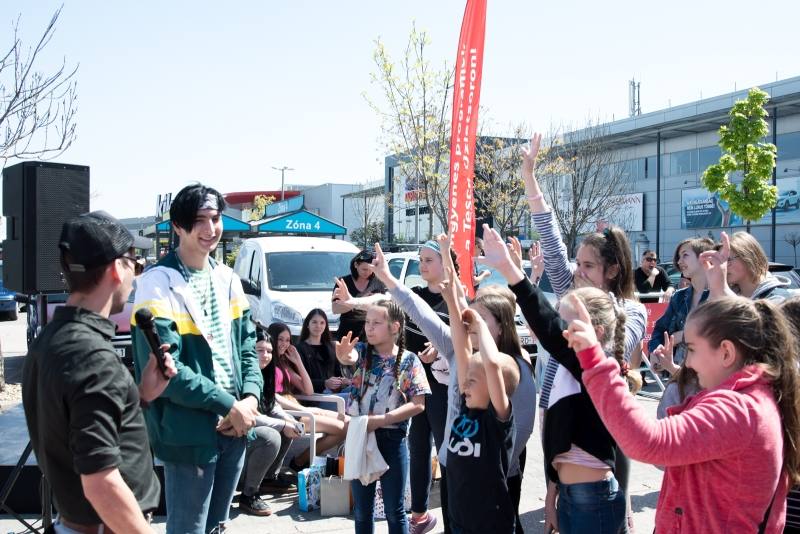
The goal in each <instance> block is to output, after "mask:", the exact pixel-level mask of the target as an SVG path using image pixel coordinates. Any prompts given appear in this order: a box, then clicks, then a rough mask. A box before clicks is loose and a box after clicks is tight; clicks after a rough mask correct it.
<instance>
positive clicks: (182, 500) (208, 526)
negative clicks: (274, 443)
mask: <svg viewBox="0 0 800 534" xmlns="http://www.w3.org/2000/svg"><path fill="white" fill-rule="evenodd" d="M246 447H247V438H244V437H243V438H232V437H228V436H223V435H222V434H218V435H217V459H216V461H213V462H210V463H207V464H201V465H194V464H182V463H181V464H179V463H173V462H164V497H165V499H166V501H167V534H206V533H208V532H210V531H211V530H212V529H213V528H215V527H216V526H217V525H219V524H220V523H225V522H227V521H228V511H229V510H230V507H231V501H233V493H234V491H236V483H237V482H238V481H239V474H240V473H241V471H242V465H244V452H245V449H246Z"/></svg>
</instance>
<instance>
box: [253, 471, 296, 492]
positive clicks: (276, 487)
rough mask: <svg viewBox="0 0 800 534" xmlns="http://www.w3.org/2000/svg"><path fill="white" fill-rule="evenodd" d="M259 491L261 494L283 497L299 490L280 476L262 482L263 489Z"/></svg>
mask: <svg viewBox="0 0 800 534" xmlns="http://www.w3.org/2000/svg"><path fill="white" fill-rule="evenodd" d="M259 490H260V491H261V493H274V494H278V495H281V494H284V493H291V492H293V491H297V488H295V485H294V484H293V483H292V482H291V481H290V480H288V479H287V478H286V477H284V476H283V475H278V478H265V479H264V480H263V481H262V482H261V487H260V488H259Z"/></svg>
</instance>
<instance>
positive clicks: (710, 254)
mask: <svg viewBox="0 0 800 534" xmlns="http://www.w3.org/2000/svg"><path fill="white" fill-rule="evenodd" d="M720 241H721V243H722V247H721V248H720V249H719V250H707V251H705V252H701V253H700V256H699V260H700V265H702V266H703V269H704V270H705V272H706V284H707V285H708V292H709V297H710V298H719V297H722V296H724V295H731V294H733V291H731V289H730V288H729V287H728V282H727V280H728V259H729V258H730V256H731V240H730V238H729V237H728V234H726V233H725V232H722V234H721V235H720Z"/></svg>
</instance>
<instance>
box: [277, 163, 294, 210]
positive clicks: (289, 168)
mask: <svg viewBox="0 0 800 534" xmlns="http://www.w3.org/2000/svg"><path fill="white" fill-rule="evenodd" d="M272 168H273V169H275V170H276V171H281V202H283V197H284V187H283V184H284V181H283V173H285V172H286V171H293V170H294V169H293V168H291V167H287V166H286V165H284V166H283V167H272Z"/></svg>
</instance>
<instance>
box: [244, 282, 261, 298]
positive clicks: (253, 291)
mask: <svg viewBox="0 0 800 534" xmlns="http://www.w3.org/2000/svg"><path fill="white" fill-rule="evenodd" d="M242 289H243V290H244V294H245V295H254V296H256V297H258V296H260V295H261V284H260V283H259V282H256V281H253V280H248V279H243V280H242Z"/></svg>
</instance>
